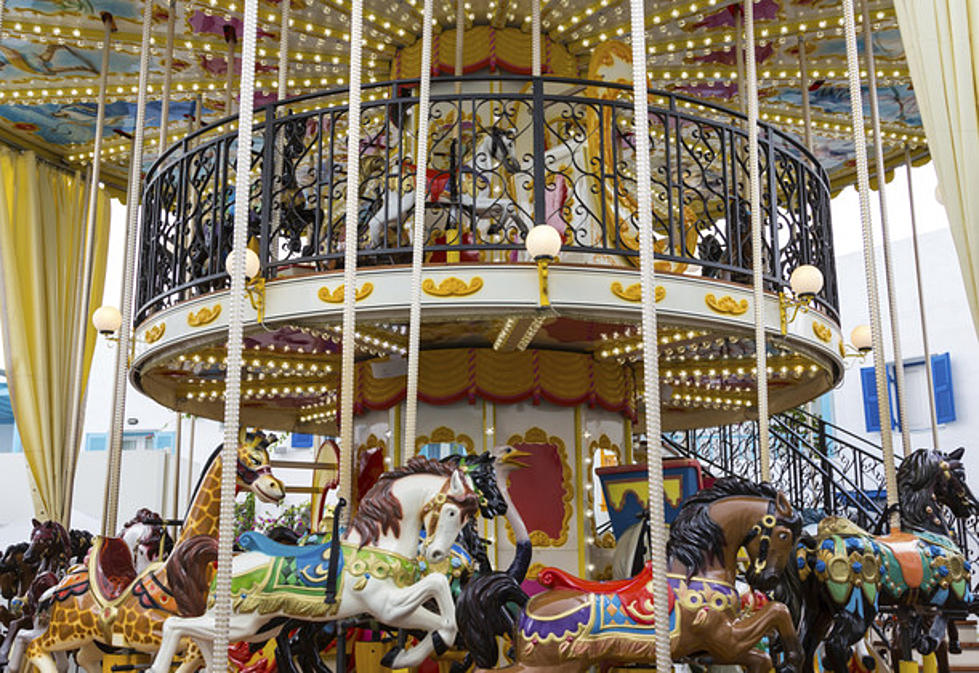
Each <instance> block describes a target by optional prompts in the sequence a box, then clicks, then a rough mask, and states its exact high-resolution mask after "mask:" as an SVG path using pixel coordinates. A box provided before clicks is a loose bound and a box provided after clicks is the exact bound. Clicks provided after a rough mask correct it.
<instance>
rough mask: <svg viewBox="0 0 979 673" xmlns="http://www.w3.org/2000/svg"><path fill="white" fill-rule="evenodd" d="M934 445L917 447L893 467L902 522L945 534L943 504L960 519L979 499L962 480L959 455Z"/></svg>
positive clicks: (974, 510)
mask: <svg viewBox="0 0 979 673" xmlns="http://www.w3.org/2000/svg"><path fill="white" fill-rule="evenodd" d="M964 453H965V449H963V448H961V447H960V448H958V449H955V450H954V451H952V452H951V453H943V452H942V451H939V450H937V449H918V450H917V451H915V452H914V453H912V454H911V455H910V456H908V457H907V458H905V459H904V460H903V461H902V462H901V466H900V467H899V468H898V471H897V484H898V493H899V495H900V504H901V519H902V521H903V522H904V524H905V526H907V527H909V528H915V529H920V530H930V531H933V532H937V533H941V534H946V535H947V534H948V532H949V526H950V524H949V522H947V521H946V520H945V515H944V512H943V508H945V507H947V508H948V509H949V511H951V513H952V515H953V516H955V517H956V518H959V519H964V518H967V517H969V516H972V515H973V514H976V513H979V500H977V499H976V496H975V495H973V493H972V490H971V489H970V488H969V484H968V483H967V482H966V476H965V466H964V465H963V464H962V460H961V459H962V455H963V454H964Z"/></svg>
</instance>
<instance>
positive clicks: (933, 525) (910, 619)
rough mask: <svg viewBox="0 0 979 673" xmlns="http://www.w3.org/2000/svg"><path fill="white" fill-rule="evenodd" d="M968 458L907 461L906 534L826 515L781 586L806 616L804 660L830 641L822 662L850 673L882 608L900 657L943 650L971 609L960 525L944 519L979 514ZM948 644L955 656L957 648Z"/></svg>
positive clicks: (932, 454) (935, 455)
mask: <svg viewBox="0 0 979 673" xmlns="http://www.w3.org/2000/svg"><path fill="white" fill-rule="evenodd" d="M962 454H963V449H961V448H959V449H956V450H955V451H952V452H951V453H948V454H945V453H942V452H941V451H936V450H931V449H919V450H917V451H915V452H914V453H912V454H911V455H910V456H908V457H907V458H905V459H904V460H903V461H902V462H901V465H900V467H899V468H898V472H897V483H898V497H899V507H900V513H901V525H902V530H896V531H894V530H892V531H891V532H890V534H889V535H884V536H876V537H874V536H872V535H871V534H870V533H868V532H866V531H864V530H862V529H861V528H860V527H858V526H857V525H856V524H854V523H852V522H850V521H848V520H846V519H842V518H839V517H828V518H826V519H824V520H823V521H821V522H820V524H819V528H818V532H817V535H816V537H815V538H811V537H810V538H805V539H803V540H802V541H800V543H799V545H798V548H797V552H796V563H795V564H793V565H792V568H793V569H794V570H793V571H790V572H788V573H786V575H785V585H784V587H782V588H781V589H782V590H785V591H786V593H787V596H786V600H787V602H788V603H789V604H790V605H792V604H793V603H794V604H795V606H796V608H797V611H798V613H799V614H798V618H799V620H800V623H799V635H800V638H801V639H802V642H803V647H804V649H805V651H806V656H807V659H806V660H807V661H812V657H813V656H814V654H815V651H816V648H817V647H818V645H819V643H820V642H822V641H823V640H824V638H825V639H826V640H825V643H824V645H825V648H826V656H825V658H824V660H825V662H826V663H827V665H828V667H829V668H830V669H832V670H833V671H836V672H837V673H844V672H845V671H846V670H847V662H848V661H849V660H850V658H851V655H852V653H853V649H852V648H853V645H854V644H855V643H857V642H858V641H859V640H860V639H861V638H863V637H864V634H865V633H866V632H867V629H868V628H869V627H870V625H871V623H872V622H873V621H874V619H875V617H876V616H877V613H878V609H879V608H881V607H883V608H886V609H888V610H892V611H894V612H895V613H896V615H897V618H898V620H897V621H898V626H899V629H898V638H897V642H896V643H895V645H896V646H895V647H894V648H893V650H892V655H893V657H894V659H897V660H899V661H910V660H911V654H912V653H911V650H912V649H917V650H918V651H919V652H920V653H921V654H931V653H934V652H936V650H938V649H939V646H940V644H941V643H942V641H943V640H944V638H945V633H946V627H947V624H948V617H949V616H950V615H954V614H959V615H964V614H966V613H967V612H968V611H969V610H970V603H972V601H973V596H972V592H971V589H970V583H971V571H972V568H971V567H970V564H969V562H968V561H966V560H965V559H964V557H963V555H962V551H961V549H960V548H959V546H958V543H957V542H956V541H955V533H954V532H953V531H952V526H953V524H954V521H952V520H949V518H948V517H947V515H946V509H947V510H948V511H950V512H951V513H952V516H953V517H954V518H959V519H964V518H967V517H969V516H972V515H974V514H976V513H979V502H977V500H976V497H975V496H974V495H973V494H972V491H971V490H970V489H969V486H968V484H967V483H966V477H965V468H964V466H963V465H962V462H961V458H962ZM831 627H832V628H831ZM827 633H829V636H828V638H827ZM950 647H951V648H952V650H953V651H954V647H955V643H950ZM940 654H942V655H943V656H942V657H939V663H940V664H944V665H945V666H947V658H945V657H944V652H942V651H940ZM894 668H895V669H897V664H896V663H895V666H894Z"/></svg>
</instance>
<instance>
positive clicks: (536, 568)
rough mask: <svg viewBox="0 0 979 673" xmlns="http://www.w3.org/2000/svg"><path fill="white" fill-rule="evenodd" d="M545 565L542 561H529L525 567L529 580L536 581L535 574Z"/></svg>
mask: <svg viewBox="0 0 979 673" xmlns="http://www.w3.org/2000/svg"><path fill="white" fill-rule="evenodd" d="M546 567H547V566H546V565H544V564H543V563H539V562H538V563H531V564H530V567H529V568H527V579H529V580H535V581H536V580H537V576H538V575H539V574H540V571H541V570H543V569H544V568H546Z"/></svg>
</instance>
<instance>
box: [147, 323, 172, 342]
mask: <svg viewBox="0 0 979 673" xmlns="http://www.w3.org/2000/svg"><path fill="white" fill-rule="evenodd" d="M166 331H167V324H166V323H165V322H161V323H160V324H159V325H154V326H153V327H150V328H149V329H148V330H146V334H144V335H143V338H144V339H145V340H146V343H148V344H153V343H156V342H157V341H159V340H160V338H161V337H162V336H163V334H164V333H165V332H166Z"/></svg>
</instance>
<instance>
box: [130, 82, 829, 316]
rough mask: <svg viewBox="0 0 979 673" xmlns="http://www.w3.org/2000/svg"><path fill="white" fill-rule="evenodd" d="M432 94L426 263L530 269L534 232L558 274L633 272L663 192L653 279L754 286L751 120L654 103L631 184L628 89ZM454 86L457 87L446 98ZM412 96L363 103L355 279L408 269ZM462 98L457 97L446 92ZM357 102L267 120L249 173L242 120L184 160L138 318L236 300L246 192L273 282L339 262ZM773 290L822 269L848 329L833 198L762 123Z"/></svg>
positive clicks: (314, 99) (157, 169)
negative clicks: (214, 297)
mask: <svg viewBox="0 0 979 673" xmlns="http://www.w3.org/2000/svg"><path fill="white" fill-rule="evenodd" d="M453 82H454V80H453V79H452V78H446V79H437V80H436V81H435V85H434V92H433V95H432V104H431V106H430V109H429V110H428V114H429V116H430V126H431V136H430V141H429V157H428V160H429V167H430V169H429V174H428V175H427V176H426V179H425V185H426V187H425V188H426V196H425V255H426V262H427V263H439V262H442V263H446V262H447V263H453V262H477V261H478V262H500V263H507V262H513V261H520V260H522V259H523V258H524V253H523V239H524V236H525V234H526V232H527V230H528V229H529V228H530V227H531V226H533V224H535V223H548V224H550V225H552V226H554V227H556V228H557V229H558V230H559V231H560V232H561V234H562V236H563V237H564V242H565V243H564V251H563V252H562V257H561V258H562V261H566V262H572V263H584V264H600V265H609V264H611V265H622V266H635V265H637V264H638V238H639V236H638V228H637V227H638V217H637V212H636V208H637V206H636V195H637V190H638V189H648V190H650V192H651V193H652V195H653V204H654V207H653V217H654V232H653V233H654V239H655V246H656V256H657V260H658V261H657V268H658V270H659V271H662V272H671V273H681V274H687V275H694V276H706V277H711V278H719V279H725V280H730V281H734V282H740V283H750V282H751V267H752V264H751V244H750V217H749V207H748V185H747V182H748V169H747V155H748V150H747V132H746V129H745V120H744V119H743V118H742V117H741V116H740V115H739V114H737V113H734V112H731V111H730V110H726V109H724V108H721V107H718V106H713V105H710V104H708V103H704V102H701V101H698V100H695V99H690V98H686V97H683V96H680V95H676V94H670V93H662V92H654V93H653V94H651V96H650V101H649V107H648V114H649V120H650V141H651V144H652V160H653V171H652V176H651V179H650V182H649V184H648V185H638V184H637V182H636V175H635V170H634V169H635V143H634V137H633V123H632V118H633V104H632V101H631V96H632V88H631V87H630V86H623V85H620V84H611V83H605V82H588V81H581V80H570V79H558V78H544V79H540V78H538V79H529V80H528V79H526V78H514V77H496V78H492V79H490V78H466V79H465V80H464V82H463V92H462V93H458V94H457V93H455V92H454V90H453ZM443 85H444V86H443ZM417 86H418V82H417V80H406V81H399V82H387V83H383V84H372V85H369V86H367V87H365V91H364V105H363V111H362V115H361V120H360V124H361V131H362V142H361V145H360V150H359V153H358V156H357V157H356V161H358V162H359V164H360V183H359V185H358V186H357V193H358V199H359V201H358V204H357V209H358V212H359V230H358V238H359V245H358V254H359V257H358V259H359V261H358V263H359V264H360V265H363V266H376V265H382V264H393V263H405V262H407V261H408V260H409V259H410V255H411V249H412V245H411V231H410V229H411V227H410V225H411V222H412V219H413V217H412V215H413V212H412V211H413V207H414V190H415V188H416V184H417V181H416V178H417V176H416V173H415V164H416V163H417V162H416V157H415V148H416V140H417V138H416V129H417V122H418V115H419V109H418V99H417V97H416V92H417ZM449 91H451V92H449ZM345 97H346V91H345V90H336V91H330V92H325V93H321V94H311V95H307V96H302V97H299V98H293V99H289V100H285V101H282V102H279V103H274V104H269V105H266V106H264V107H260V108H258V110H257V120H258V121H257V123H256V125H255V128H254V140H253V144H252V155H251V156H252V161H251V165H250V166H249V171H248V174H247V176H243V175H242V173H241V172H240V171H239V167H237V166H235V154H236V151H235V145H236V137H237V136H236V131H235V128H234V126H235V123H236V120H235V119H234V118H228V119H226V120H223V121H222V122H218V123H216V124H213V125H211V126H209V127H208V128H206V129H203V130H201V131H199V132H197V133H194V134H191V135H189V136H187V137H186V138H184V139H183V140H182V141H181V142H180V143H178V144H176V145H174V146H172V147H170V148H168V149H167V151H166V152H164V153H163V155H162V156H161V157H160V158H159V159H158V160H157V161H156V163H155V164H154V165H153V166H152V167H151V168H150V169H149V171H148V173H147V176H146V181H145V188H144V194H143V218H142V232H141V244H140V245H141V247H140V271H139V277H138V287H137V302H138V303H137V312H136V320H137V322H141V321H142V320H144V319H145V318H146V317H148V316H149V315H151V314H152V313H154V312H155V311H158V310H160V309H162V308H165V307H167V306H170V305H173V304H174V303H177V302H179V301H182V300H185V299H190V298H192V297H194V296H198V295H201V294H204V293H207V292H210V291H212V290H215V289H219V288H223V287H226V285H227V276H226V274H225V272H224V259H225V257H226V255H227V253H228V251H229V250H230V246H231V230H232V223H233V214H234V210H235V207H236V204H235V203H234V184H235V182H236V181H237V180H238V179H242V177H245V178H246V179H248V180H249V183H250V185H251V191H250V195H251V196H250V199H249V203H248V204H247V207H248V211H249V225H250V226H249V238H250V241H251V245H252V246H253V247H254V248H255V249H256V251H257V252H258V253H259V256H260V258H261V262H262V272H263V274H264V275H265V276H266V277H268V278H270V279H271V278H275V277H278V276H282V275H286V274H295V273H300V272H316V271H326V270H331V269H336V268H339V267H340V266H342V264H343V240H344V234H343V231H344V213H345V209H346V194H347V166H348V165H350V161H351V158H350V157H348V156H347V154H346V151H347V150H346V139H347V132H348V129H349V127H350V120H349V114H348V108H347V105H346V100H345ZM760 127H761V128H760V135H761V154H760V161H761V183H762V184H761V194H762V207H763V213H762V221H763V227H764V245H763V248H764V260H763V263H764V268H765V271H764V273H765V284H766V287H767V288H768V289H770V290H777V289H780V288H782V287H784V286H785V285H787V281H788V277H789V274H790V273H791V271H792V269H794V268H795V267H796V266H798V265H799V264H804V263H809V264H815V265H816V266H818V267H820V268H821V269H822V270H823V272H824V274H825V276H826V286H825V288H824V290H823V292H822V293H821V295H820V296H819V297H818V298H817V301H818V303H819V305H820V307H821V309H822V310H824V311H825V312H827V313H828V314H829V315H830V316H831V317H833V318H836V317H837V288H836V275H835V268H834V262H833V248H832V236H831V231H830V208H829V200H830V192H829V183H828V179H827V177H826V174H825V172H824V171H823V170H822V168H821V167H820V166H819V163H818V162H817V161H816V160H815V159H814V158H813V157H812V156H811V155H810V154H809V153H808V152H806V151H805V149H804V148H802V147H801V146H800V145H799V143H798V142H797V141H796V140H794V139H793V138H792V137H790V136H788V135H786V134H784V133H782V132H781V131H779V130H777V129H776V128H774V127H772V126H769V125H767V124H761V125H760Z"/></svg>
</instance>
